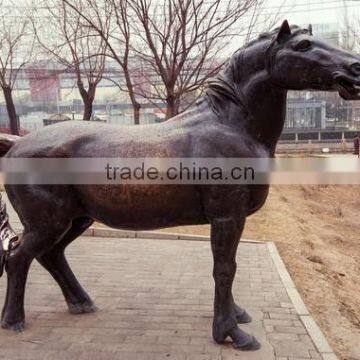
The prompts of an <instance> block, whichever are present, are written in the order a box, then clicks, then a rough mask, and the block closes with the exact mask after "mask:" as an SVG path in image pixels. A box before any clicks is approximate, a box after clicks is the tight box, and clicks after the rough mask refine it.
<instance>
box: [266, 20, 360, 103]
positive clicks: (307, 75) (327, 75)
mask: <svg viewBox="0 0 360 360" xmlns="http://www.w3.org/2000/svg"><path fill="white" fill-rule="evenodd" d="M266 55H267V56H266V60H265V61H266V62H267V66H266V68H267V70H268V73H269V76H270V79H271V81H272V82H273V83H274V84H276V85H277V86H279V87H281V88H283V89H290V90H305V89H309V90H324V91H338V92H339V95H340V96H341V97H342V98H343V99H345V100H359V99H360V56H358V55H356V54H354V53H352V52H350V51H347V50H343V49H340V48H337V47H335V46H333V45H331V44H329V43H327V42H325V41H323V40H321V39H318V38H316V36H313V35H312V30H311V27H310V28H309V29H301V28H299V27H297V26H292V27H290V26H289V24H288V22H287V21H286V20H285V21H284V22H283V24H282V25H281V27H280V28H278V29H276V30H275V32H274V36H273V38H272V41H271V43H270V46H269V47H268V50H267V54H266Z"/></svg>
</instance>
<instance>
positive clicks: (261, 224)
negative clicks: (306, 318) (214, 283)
mask: <svg viewBox="0 0 360 360" xmlns="http://www.w3.org/2000/svg"><path fill="white" fill-rule="evenodd" d="M359 215H360V186H332V185H331V186H329V185H328V186H273V187H272V188H271V191H270V195H269V198H268V201H267V203H266V204H265V206H264V207H263V209H261V210H260V211H259V212H258V213H256V214H254V215H253V216H251V217H249V219H248V221H247V225H246V229H245V232H244V235H243V237H244V238H252V239H257V240H272V241H275V242H276V244H277V246H278V248H279V251H280V253H281V255H282V257H283V259H284V261H285V263H286V265H287V267H288V269H289V272H290V273H291V275H292V277H293V279H294V281H295V283H296V285H297V286H298V288H299V290H300V292H301V293H302V296H303V298H304V300H305V302H306V304H307V306H308V308H309V309H310V311H311V312H312V314H313V315H314V317H315V318H316V320H317V321H318V323H319V324H320V326H321V328H322V329H323V331H324V332H325V333H326V335H327V338H328V340H329V342H330V343H331V345H332V347H333V348H334V349H335V351H336V352H337V354H338V355H339V357H340V358H341V359H343V360H345V359H346V360H356V359H360V239H359V234H360V222H359ZM164 231H169V229H165V230H164ZM170 231H172V232H182V233H194V234H202V235H209V231H210V229H209V226H190V227H181V228H175V229H174V228H173V229H171V230H170ZM238 276H241V274H238Z"/></svg>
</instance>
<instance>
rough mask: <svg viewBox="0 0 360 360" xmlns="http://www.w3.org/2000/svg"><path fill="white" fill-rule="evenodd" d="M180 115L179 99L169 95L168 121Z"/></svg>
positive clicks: (167, 99)
mask: <svg viewBox="0 0 360 360" xmlns="http://www.w3.org/2000/svg"><path fill="white" fill-rule="evenodd" d="M178 113H179V105H178V101H177V99H176V98H175V97H174V96H172V95H169V96H168V97H167V98H166V119H170V118H172V117H174V116H176V115H177V114H178Z"/></svg>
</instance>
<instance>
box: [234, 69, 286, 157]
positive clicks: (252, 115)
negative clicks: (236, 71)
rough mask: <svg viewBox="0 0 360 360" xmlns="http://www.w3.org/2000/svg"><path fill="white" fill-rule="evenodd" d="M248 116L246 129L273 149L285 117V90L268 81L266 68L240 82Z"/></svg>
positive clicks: (272, 150)
mask: <svg viewBox="0 0 360 360" xmlns="http://www.w3.org/2000/svg"><path fill="white" fill-rule="evenodd" d="M240 89H241V90H242V93H243V96H244V99H245V104H246V105H245V106H246V107H247V111H248V114H249V115H248V116H247V119H246V120H247V121H246V127H247V129H248V131H249V132H250V133H251V134H252V135H253V136H254V137H255V138H256V139H257V140H258V141H260V142H261V143H263V144H264V145H266V146H267V147H268V148H269V149H270V150H271V152H272V153H273V152H274V151H275V147H276V144H277V142H278V140H279V137H280V135H281V132H282V130H283V127H284V123H285V118H286V97H287V91H286V90H284V89H282V88H279V87H278V86H276V85H274V84H273V83H272V82H271V81H270V77H269V75H268V72H267V70H262V71H261V72H258V73H256V74H254V75H253V76H250V77H249V78H248V80H247V81H244V82H243V83H241V84H240Z"/></svg>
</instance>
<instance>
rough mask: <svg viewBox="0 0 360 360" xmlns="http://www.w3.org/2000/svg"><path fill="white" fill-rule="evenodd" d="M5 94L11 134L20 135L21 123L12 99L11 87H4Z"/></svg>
mask: <svg viewBox="0 0 360 360" xmlns="http://www.w3.org/2000/svg"><path fill="white" fill-rule="evenodd" d="M3 92H4V98H5V102H6V109H7V113H8V115H9V121H10V131H11V134H13V135H19V134H20V133H19V123H18V118H17V114H16V109H15V105H14V100H13V98H12V89H11V88H10V87H4V88H3Z"/></svg>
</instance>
